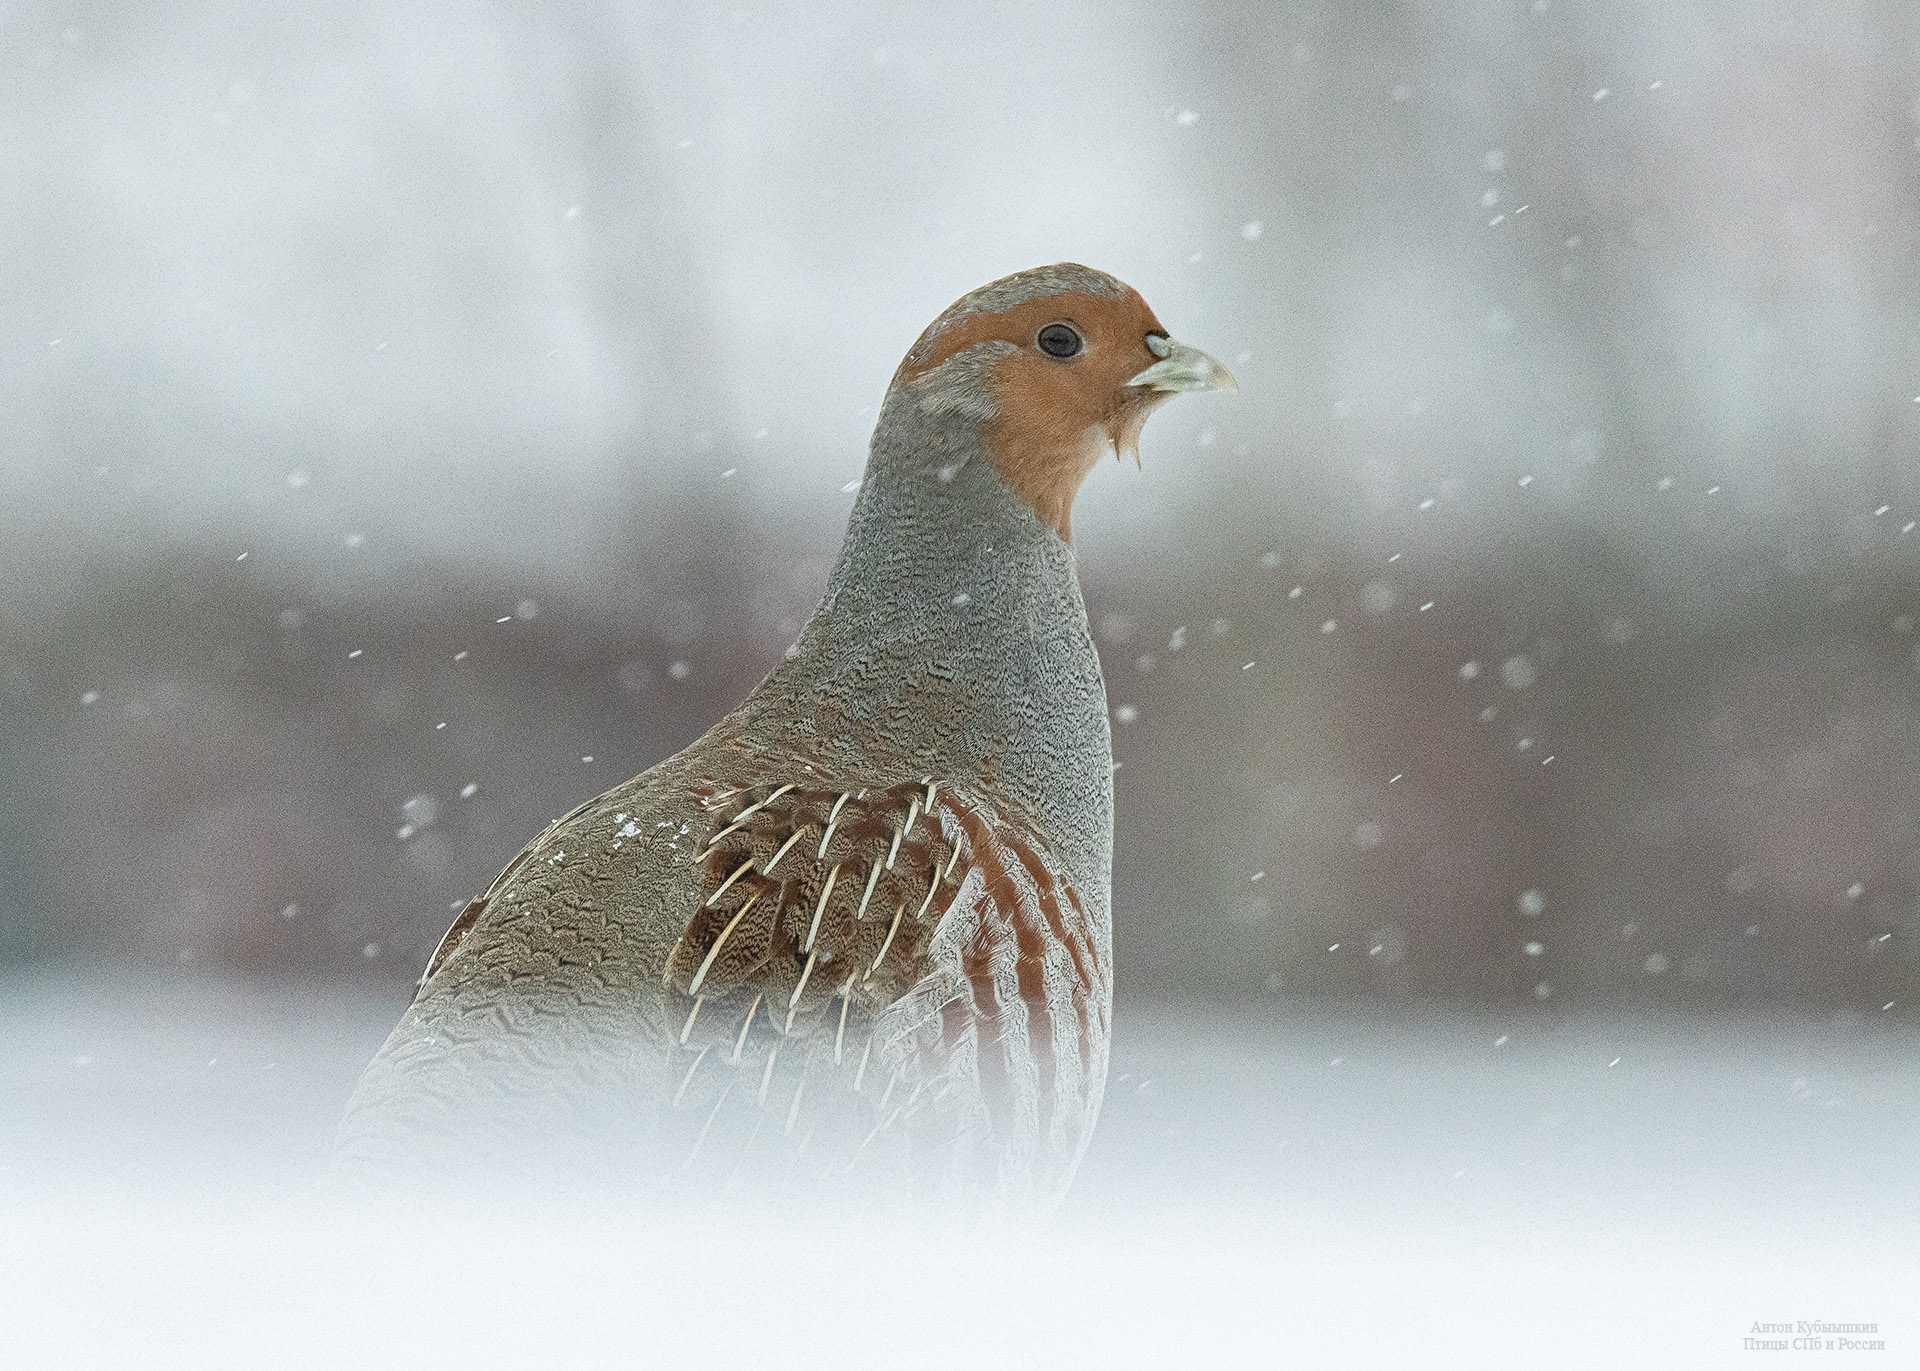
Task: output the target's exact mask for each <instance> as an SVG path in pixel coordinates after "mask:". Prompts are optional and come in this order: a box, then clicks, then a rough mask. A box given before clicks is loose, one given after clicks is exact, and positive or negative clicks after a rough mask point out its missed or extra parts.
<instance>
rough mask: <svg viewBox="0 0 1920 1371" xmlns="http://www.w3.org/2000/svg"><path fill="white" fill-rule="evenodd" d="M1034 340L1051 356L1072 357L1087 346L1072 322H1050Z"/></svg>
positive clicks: (1041, 349)
mask: <svg viewBox="0 0 1920 1371" xmlns="http://www.w3.org/2000/svg"><path fill="white" fill-rule="evenodd" d="M1033 341H1034V342H1036V343H1038V344H1039V345H1040V351H1042V352H1044V353H1046V354H1047V356H1049V357H1072V356H1074V355H1075V354H1076V353H1078V352H1079V351H1080V349H1081V348H1082V347H1084V346H1086V345H1085V344H1084V343H1082V342H1081V341H1080V333H1079V330H1077V329H1076V328H1074V326H1073V325H1072V324H1048V325H1047V326H1046V327H1045V328H1043V329H1041V330H1040V333H1039V336H1038V337H1036V338H1035V339H1034V340H1033Z"/></svg>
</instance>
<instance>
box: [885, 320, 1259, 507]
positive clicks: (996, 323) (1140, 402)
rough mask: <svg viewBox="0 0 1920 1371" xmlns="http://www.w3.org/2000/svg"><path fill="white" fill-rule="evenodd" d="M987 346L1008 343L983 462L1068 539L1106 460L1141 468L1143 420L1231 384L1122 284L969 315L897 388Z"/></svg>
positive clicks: (905, 371) (995, 372)
mask: <svg viewBox="0 0 1920 1371" xmlns="http://www.w3.org/2000/svg"><path fill="white" fill-rule="evenodd" d="M982 343H998V344H1003V345H1011V350H1008V349H1007V348H1006V347H1001V348H999V349H997V350H996V355H995V356H994V357H993V360H992V362H991V365H990V369H989V370H988V372H987V378H986V379H987V385H988V388H989V390H990V392H991V396H992V408H993V411H994V412H993V417H992V418H991V419H989V420H987V422H986V429H985V435H984V437H985V443H986V449H987V456H988V458H989V460H990V461H992V463H993V465H994V467H995V469H996V470H997V471H999V473H1000V475H1001V478H1002V479H1003V480H1005V481H1006V482H1007V484H1008V485H1010V486H1012V487H1013V489H1014V490H1015V491H1017V492H1019V494H1020V495H1021V496H1022V497H1023V498H1024V499H1025V500H1026V501H1027V503H1028V504H1030V505H1032V506H1033V508H1034V510H1035V512H1036V513H1038V514H1039V515H1040V517H1041V518H1043V519H1045V520H1046V521H1047V522H1048V523H1050V524H1051V525H1053V527H1054V528H1055V529H1056V530H1057V531H1058V532H1059V533H1060V536H1061V537H1063V538H1068V539H1071V537H1072V520H1071V516H1072V510H1073V497H1074V495H1075V493H1076V492H1077V491H1078V490H1079V489H1080V483H1081V481H1082V480H1084V479H1085V478H1086V475H1087V473H1088V472H1089V471H1091V470H1092V469H1093V466H1094V464H1095V463H1096V462H1097V461H1099V459H1100V458H1101V456H1103V455H1104V454H1105V453H1107V452H1108V451H1113V452H1115V453H1124V452H1131V453H1133V455H1134V459H1135V460H1136V461H1138V460H1139V449H1138V443H1139V441H1140V429H1141V426H1142V425H1144V424H1145V423H1146V420H1147V415H1149V414H1150V413H1152V412H1153V410H1154V409H1155V408H1157V407H1158V406H1159V405H1160V404H1161V403H1162V402H1163V401H1165V400H1167V399H1168V398H1170V397H1171V396H1172V395H1173V394H1175V393H1177V392H1178V391H1182V390H1210V389H1229V388H1232V387H1233V378H1232V376H1230V375H1229V374H1228V373H1227V371H1226V368H1224V367H1221V366H1220V365H1219V364H1218V363H1217V362H1214V361H1213V360H1212V359H1211V358H1209V357H1207V356H1206V355H1205V354H1204V353H1200V352H1197V351H1195V350H1194V349H1192V348H1186V347H1182V346H1180V345H1179V344H1176V343H1173V342H1172V340H1171V339H1169V338H1168V336H1167V332H1166V330H1165V329H1164V328H1162V327H1161V326H1160V321H1159V320H1158V319H1156V318H1155V317H1154V314H1153V311H1152V310H1151V309H1149V308H1147V302H1146V301H1145V300H1143V299H1141V298H1140V295H1139V293H1138V292H1136V291H1134V290H1132V289H1131V288H1126V287H1122V288H1121V291H1120V293H1119V294H1118V295H1117V296H1108V295H1096V294H1092V293H1088V292H1083V291H1078V290H1067V291H1060V292H1058V293H1055V294H1052V295H1045V296H1041V297H1039V298H1036V299H1032V300H1026V301H1023V302H1021V303H1019V304H1016V305H1013V306H1012V307H1010V308H1007V309H1004V310H999V311H997V312H993V313H985V312H982V313H976V314H967V315H963V316H961V317H960V318H958V319H956V320H954V321H953V322H952V323H951V324H950V325H948V326H947V327H946V328H945V330H944V331H942V332H941V333H939V334H938V336H937V337H936V338H934V339H933V342H932V346H931V348H930V349H929V350H927V351H926V352H925V353H924V354H923V355H913V356H909V358H908V359H907V361H906V362H905V363H903V364H902V366H901V370H900V374H899V375H898V376H897V377H896V378H895V381H896V384H903V383H904V384H908V385H911V384H912V383H914V382H915V381H916V380H919V379H920V378H922V377H924V376H926V375H927V374H928V373H929V372H931V371H933V370H934V369H935V368H936V367H938V366H940V365H941V364H942V363H943V362H946V361H947V360H949V359H950V358H953V357H955V356H956V355H957V354H959V353H962V352H965V351H967V350H968V349H969V348H973V347H977V346H978V345H980V344H982ZM1176 363H1177V364H1176ZM1156 368H1157V370H1156Z"/></svg>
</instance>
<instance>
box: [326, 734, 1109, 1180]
mask: <svg viewBox="0 0 1920 1371" xmlns="http://www.w3.org/2000/svg"><path fill="white" fill-rule="evenodd" d="M841 769H842V770H843V773H844V772H845V771H848V770H860V771H864V772H865V774H840V775H832V774H827V771H828V768H827V767H826V766H823V765H821V764H817V763H814V762H808V761H804V760H800V759H799V758H797V757H794V756H791V755H789V756H785V757H769V756H767V755H765V753H764V751H763V750H761V749H758V748H756V747H755V746H754V745H753V744H752V742H751V741H750V740H747V739H743V738H741V737H739V736H737V734H736V732H735V730H734V729H733V728H731V727H729V724H728V723H727V722H723V724H722V725H721V726H720V727H719V728H717V729H716V730H715V731H714V732H713V733H711V734H709V735H708V736H707V737H706V738H703V739H702V740H701V741H700V742H699V743H696V744H695V745H694V747H692V748H690V749H689V750H688V751H687V752H685V753H683V754H681V755H680V756H677V757H675V758H672V759H669V760H668V761H667V762H664V763H662V764H661V765H660V766H658V767H656V768H654V769H653V770H651V771H649V772H647V773H644V774H643V775H641V776H639V777H637V778H635V779H634V780H633V781H630V782H628V783H627V784H625V785H623V786H620V787H617V788H616V789H614V790H612V791H609V792H608V793H607V794H605V795H603V796H600V797H599V798H597V799H595V800H593V801H591V802H589V803H588V804H586V805H584V806H582V807H581V808H580V809H579V810H577V811H575V812H574V813H573V814H570V815H568V816H567V817H566V818H565V819H563V820H560V821H557V822H556V823H555V824H554V825H552V826H551V827H550V828H549V829H548V830H547V831H546V832H545V833H544V834H542V835H541V837H540V838H539V839H537V840H536V841H535V842H534V843H533V844H531V845H530V846H529V847H528V848H527V849H526V850H525V851H523V852H522V853H521V854H520V855H519V856H518V857H517V858H515V859H514V861H513V862H512V863H511V864H510V865H509V866H508V867H507V869H506V870H505V871H504V872H503V873H502V874H501V876H500V878H499V879H498V880H496V881H495V882H494V884H493V886H492V887H491V888H490V889H489V890H488V891H487V892H486V893H485V894H483V895H481V896H479V897H477V898H476V899H475V900H474V901H472V902H471V903H470V904H469V905H468V906H467V908H466V909H465V910H463V911H462V912H461V914H460V916H459V917H458V918H457V919H456V920H455V922H454V925H453V927H452V928H450V929H449V930H448V933H447V936H446V938H445V939H444V940H443V941H442V944H441V946H440V948H439V949H438V950H437V951H436V952H435V954H434V957H433V959H432V961H431V962H430V964H429V966H428V969H427V972H426V974H425V976H424V977H423V979H422V988H421V991H420V994H419V997H418V998H417V999H416V1001H415V1003H414V1004H413V1006H412V1007H411V1008H410V1009H409V1010H408V1011H407V1013H406V1015H405V1016H404V1017H403V1019H402V1020H401V1022H400V1024H399V1026H398V1027H397V1028H396V1029H395V1030H394V1032H393V1034H392V1036H391V1037H390V1038H389V1040H388V1042H387V1044H386V1046H385V1047H384V1048H383V1049H382V1051H381V1053H380V1055H379V1056H378V1057H377V1058H376V1060H375V1062H374V1064H373V1066H372V1067H370V1068H369V1070H368V1072H367V1074H366V1076H365V1078H364V1079H363V1081H362V1082H361V1085H360V1088H359V1089H358V1091H357V1092H356V1094H355V1097H354V1100H353V1103H352V1104H351V1106H350V1107H349V1110H348V1115H347V1119H346V1121H345V1123H344V1124H343V1126H342V1132H341V1140H340V1147H339V1152H338V1158H339V1161H338V1165H339V1166H341V1167H342V1168H345V1169H347V1170H350V1171H354V1172H358V1173H360V1174H363V1175H364V1174H374V1175H380V1174H392V1173H394V1172H396V1171H399V1172H403V1173H416V1174H417V1173H418V1172H419V1171H420V1170H421V1169H423V1168H424V1169H425V1170H426V1171H427V1172H428V1173H429V1174H430V1175H432V1176H436V1177H439V1178H443V1179H447V1178H452V1177H454V1176H456V1175H463V1174H464V1175H474V1174H482V1173H484V1174H492V1173H494V1172H495V1171H507V1172H513V1173H519V1174H526V1169H527V1168H528V1167H530V1166H531V1167H533V1168H535V1174H538V1175H539V1176H540V1177H541V1178H542V1179H551V1180H565V1179H566V1178H568V1177H569V1176H577V1177H578V1178H579V1179H581V1180H590V1181H591V1182H592V1183H594V1184H596V1185H600V1184H605V1183H607V1182H608V1181H614V1182H623V1183H628V1184H634V1185H639V1186H641V1187H643V1188H648V1189H658V1188H663V1187H664V1188H665V1189H667V1190H669V1191H675V1190H677V1191H685V1192H691V1193H706V1192H710V1191H712V1190H713V1189H715V1188H716V1187H718V1188H720V1189H744V1190H752V1189H755V1188H759V1187H765V1186H774V1187H780V1186H789V1185H796V1184H799V1185H804V1186H805V1187H806V1188H807V1190H808V1191H809V1193H812V1194H816V1195H817V1194H820V1193H823V1192H825V1191H829V1190H832V1189H835V1188H840V1187H853V1188H859V1189H862V1190H871V1189H873V1188H874V1187H876V1186H877V1187H880V1188H883V1189H892V1190H899V1191H902V1192H907V1193H925V1192H927V1191H930V1190H931V1191H936V1192H937V1191H952V1190H965V1191H969V1192H973V1191H979V1190H981V1189H985V1190H988V1191H991V1192H993V1193H996V1194H1000V1195H1003V1196H1006V1197H1008V1198H1024V1197H1027V1196H1030V1195H1034V1194H1038V1195H1042V1196H1046V1195H1053V1194H1057V1193H1058V1191H1059V1190H1060V1189H1061V1188H1063V1187H1064V1185H1065V1183H1066V1181H1067V1179H1068V1178H1069V1177H1070V1176H1071V1173H1072V1170H1073V1167H1074V1164H1075V1163H1076V1162H1077V1160H1078V1158H1079V1155H1080V1152H1081V1151H1082V1149H1083V1148H1084V1146H1085V1142H1086V1138H1087V1135H1088V1133H1089V1131H1090V1129H1091V1126H1092V1122H1093V1119H1094V1117H1095V1115H1096V1113H1097V1110H1098V1103H1099V1095H1100V1089H1101V1084H1102V1082H1103V1081H1104V1079H1105V1072H1106V1041H1107V1010H1108V1004H1109V993H1108V986H1107V980H1106V976H1107V969H1106V946H1105V938H1104V930H1103V929H1102V928H1100V927H1097V926H1096V925H1095V923H1094V922H1093V921H1091V920H1090V919H1089V917H1088V911H1087V910H1086V909H1085V908H1084V907H1083V906H1082V904H1081V902H1080V899H1079V897H1078V896H1077V895H1076V893H1075V892H1074V891H1073V890H1072V889H1071V888H1070V887H1068V886H1066V885H1065V884H1063V883H1062V882H1061V881H1059V880H1058V879H1057V878H1056V876H1055V875H1054V874H1053V868H1052V857H1051V854H1050V853H1049V852H1048V851H1047V849H1046V846H1045V844H1044V843H1043V842H1042V841H1041V840H1039V839H1038V837H1037V836H1036V835H1035V834H1034V833H1033V832H1032V831H1031V829H1030V827H1028V826H1027V825H1026V824H1024V823H1022V822H1021V821H1020V820H1019V819H1018V818H1016V817H1014V816H1011V815H1008V814H1004V813H1002V812H1000V810H999V809H997V808H996V807H995V806H994V805H993V804H992V802H991V801H990V800H989V799H988V798H987V797H986V796H985V795H983V794H980V793H979V792H978V791H977V790H974V789H973V788H971V787H969V786H967V785H966V784H964V783H958V782H951V781H949V782H946V783H944V784H943V780H942V778H941V777H938V776H919V777H912V778H903V779H891V778H889V777H887V776H885V775H881V774H876V773H875V772H873V771H871V770H866V769H865V768H845V767H844V765H843V767H842V768H841Z"/></svg>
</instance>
